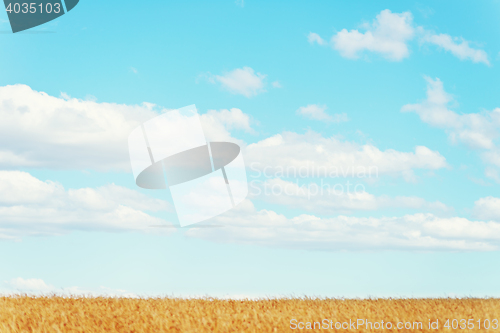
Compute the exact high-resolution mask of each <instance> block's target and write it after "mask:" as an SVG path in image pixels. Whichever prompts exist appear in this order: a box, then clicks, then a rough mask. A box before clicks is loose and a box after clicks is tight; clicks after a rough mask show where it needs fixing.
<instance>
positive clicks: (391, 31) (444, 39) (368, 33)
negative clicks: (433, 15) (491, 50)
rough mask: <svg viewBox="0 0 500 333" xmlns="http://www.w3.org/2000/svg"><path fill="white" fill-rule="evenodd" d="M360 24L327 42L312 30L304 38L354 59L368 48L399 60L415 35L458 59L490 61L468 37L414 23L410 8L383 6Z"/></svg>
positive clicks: (404, 54)
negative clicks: (399, 10)
mask: <svg viewBox="0 0 500 333" xmlns="http://www.w3.org/2000/svg"><path fill="white" fill-rule="evenodd" d="M361 27H362V28H363V29H364V30H365V31H364V32H360V31H359V30H357V29H355V30H350V31H348V30H347V29H342V30H341V31H340V32H338V33H337V34H335V35H334V36H333V37H332V38H331V40H330V43H327V42H326V41H325V40H324V39H323V38H321V37H320V36H319V35H318V34H316V33H314V32H311V33H309V35H308V36H307V39H308V41H309V43H310V44H314V43H317V44H319V45H328V44H330V45H331V46H332V47H333V48H334V49H335V50H337V51H338V52H339V53H340V55H341V56H343V57H345V58H350V59H356V58H359V57H360V55H361V54H362V53H363V52H364V51H368V52H373V53H378V54H380V55H382V56H383V57H384V58H386V59H388V60H391V61H401V60H403V59H404V58H407V57H409V55H410V52H409V43H410V42H411V41H412V40H414V39H415V37H416V36H419V40H420V42H421V43H428V44H433V45H437V46H438V47H440V48H443V49H444V50H446V51H450V52H451V54H453V55H454V56H456V57H457V58H459V59H461V60H471V61H472V62H475V63H484V64H486V65H490V62H489V60H488V55H487V53H486V52H485V51H484V50H480V49H474V48H472V47H470V46H469V43H470V42H469V41H466V40H465V39H463V38H461V37H460V38H459V37H452V36H450V35H447V34H436V33H434V32H432V31H430V30H426V29H425V28H424V27H422V26H414V25H413V15H412V14H411V13H410V12H403V13H392V12H391V11H390V10H389V9H385V10H382V11H381V12H380V14H378V15H377V16H376V18H375V20H374V21H373V23H372V24H369V23H365V24H363V25H362V26H361Z"/></svg>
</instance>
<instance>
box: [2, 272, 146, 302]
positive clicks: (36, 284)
mask: <svg viewBox="0 0 500 333" xmlns="http://www.w3.org/2000/svg"><path fill="white" fill-rule="evenodd" d="M4 285H5V286H6V287H7V289H6V290H4V291H2V292H1V293H0V294H3V295H16V294H28V295H34V296H42V295H43V296H46V295H57V296H66V297H67V296H77V297H82V296H84V297H99V296H103V297H127V298H137V297H139V296H137V295H136V294H134V293H130V292H127V291H126V290H121V289H112V288H107V287H102V286H101V287H100V288H99V289H98V290H85V289H82V288H80V287H61V288H56V287H54V286H53V285H50V284H47V283H46V282H45V281H43V280H42V279H23V278H21V277H18V278H15V279H11V280H9V281H5V282H4Z"/></svg>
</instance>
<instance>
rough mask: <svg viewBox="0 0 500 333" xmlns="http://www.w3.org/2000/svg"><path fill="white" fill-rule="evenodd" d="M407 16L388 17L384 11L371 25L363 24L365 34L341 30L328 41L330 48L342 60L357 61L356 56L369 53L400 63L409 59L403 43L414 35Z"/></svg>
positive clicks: (396, 14) (386, 11)
mask: <svg viewBox="0 0 500 333" xmlns="http://www.w3.org/2000/svg"><path fill="white" fill-rule="evenodd" d="M412 21H413V16H412V14H411V13H410V12H404V13H401V14H398V13H392V12H391V11H390V10H389V9H385V10H383V11H381V12H380V14H378V15H377V17H376V18H375V20H374V21H373V24H371V25H370V24H365V28H366V32H364V33H361V32H359V31H358V30H351V31H347V29H342V30H341V31H340V32H338V33H337V34H336V35H334V36H333V37H332V46H333V48H334V49H336V50H337V51H339V52H340V54H341V55H342V56H343V57H346V58H358V57H359V53H360V52H363V51H371V52H376V53H380V54H381V55H382V56H383V57H385V58H387V59H389V60H393V61H400V60H402V59H404V58H406V57H408V56H409V51H408V46H407V42H408V41H409V40H411V39H412V38H413V36H414V34H415V29H414V28H413V26H412Z"/></svg>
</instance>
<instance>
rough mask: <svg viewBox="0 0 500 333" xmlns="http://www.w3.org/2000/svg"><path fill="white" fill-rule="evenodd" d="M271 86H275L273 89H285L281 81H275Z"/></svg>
mask: <svg viewBox="0 0 500 333" xmlns="http://www.w3.org/2000/svg"><path fill="white" fill-rule="evenodd" d="M271 85H272V86H273V88H283V86H282V85H281V83H280V82H279V81H273V83H271Z"/></svg>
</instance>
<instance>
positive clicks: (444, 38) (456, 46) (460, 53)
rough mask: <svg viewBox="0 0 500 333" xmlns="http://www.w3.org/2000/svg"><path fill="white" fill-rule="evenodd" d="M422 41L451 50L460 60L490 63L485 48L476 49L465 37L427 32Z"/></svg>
mask: <svg viewBox="0 0 500 333" xmlns="http://www.w3.org/2000/svg"><path fill="white" fill-rule="evenodd" d="M421 40H422V42H427V43H431V44H434V45H437V46H439V47H441V48H443V49H444V50H446V51H449V52H451V53H452V54H453V55H454V56H456V57H457V58H459V59H460V60H471V61H472V62H474V63H479V62H482V63H484V64H486V65H488V66H489V65H490V61H489V60H488V54H487V53H486V52H485V51H484V50H479V49H474V48H472V47H470V46H469V42H468V41H466V40H465V39H463V38H458V37H452V36H450V35H447V34H432V33H428V32H427V33H425V35H424V36H423V37H422V38H421Z"/></svg>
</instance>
